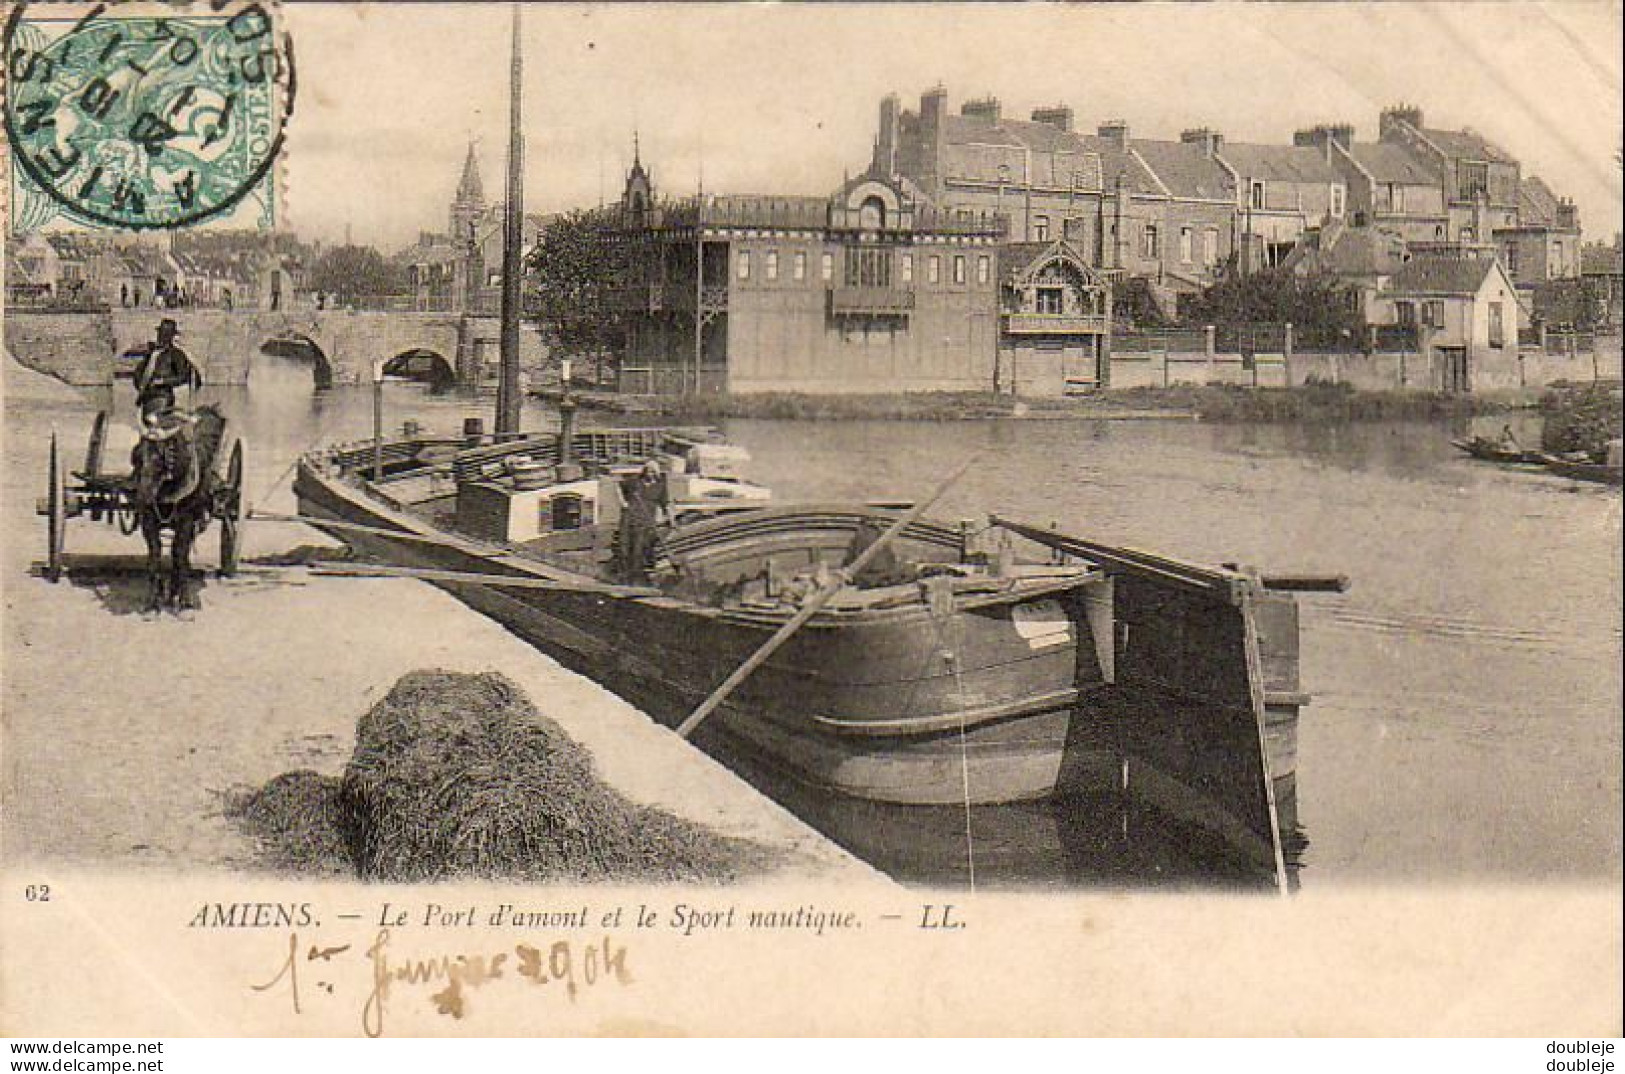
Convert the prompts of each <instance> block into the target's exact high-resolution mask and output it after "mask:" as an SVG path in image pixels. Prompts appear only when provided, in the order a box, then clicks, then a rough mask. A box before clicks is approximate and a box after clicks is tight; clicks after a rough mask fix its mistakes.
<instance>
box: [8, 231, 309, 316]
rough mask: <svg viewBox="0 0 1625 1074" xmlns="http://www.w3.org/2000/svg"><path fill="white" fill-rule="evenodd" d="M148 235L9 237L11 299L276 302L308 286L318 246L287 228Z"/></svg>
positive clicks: (285, 302)
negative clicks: (158, 238) (307, 246)
mask: <svg viewBox="0 0 1625 1074" xmlns="http://www.w3.org/2000/svg"><path fill="white" fill-rule="evenodd" d="M164 239H165V241H163V242H162V243H159V242H154V241H151V240H146V239H132V238H129V237H123V236H120V237H113V236H101V235H91V234H87V233H84V232H66V231H63V232H31V233H28V234H22V235H14V236H11V237H10V239H9V240H8V241H7V243H6V261H7V265H6V269H7V273H6V290H7V294H6V300H7V302H8V303H11V304H19V305H35V306H42V305H43V306H56V307H63V308H92V307H94V308H100V307H120V308H144V307H153V308H180V307H188V306H202V307H210V308H220V309H263V310H276V309H283V308H287V307H288V306H290V305H291V304H292V303H293V301H294V296H295V294H296V292H298V291H299V290H301V289H302V286H303V283H302V281H303V277H304V273H305V269H306V266H307V264H308V263H309V261H310V254H309V252H308V251H306V250H304V249H303V247H302V246H301V245H300V244H299V243H298V242H297V241H296V240H294V239H293V238H292V237H291V236H287V235H262V234H260V233H258V232H248V231H238V232H193V233H176V234H174V235H167V234H166V236H165V237H164Z"/></svg>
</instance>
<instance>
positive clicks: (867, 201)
mask: <svg viewBox="0 0 1625 1074" xmlns="http://www.w3.org/2000/svg"><path fill="white" fill-rule="evenodd" d="M858 226H859V227H860V228H862V229H863V230H865V231H879V230H880V229H881V228H883V227H885V226H886V204H885V203H884V202H883V201H881V200H880V199H879V198H864V199H863V204H862V205H860V206H858Z"/></svg>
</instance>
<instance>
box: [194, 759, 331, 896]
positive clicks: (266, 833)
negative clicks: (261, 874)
mask: <svg viewBox="0 0 1625 1074" xmlns="http://www.w3.org/2000/svg"><path fill="white" fill-rule="evenodd" d="M339 790H340V789H339V780H338V777H336V776H324V775H320V774H319V773H316V772H311V771H309V770H302V771H298V772H284V773H283V774H282V775H280V776H277V777H276V778H275V779H273V780H271V781H270V782H269V783H267V784H266V785H265V786H263V787H260V788H259V789H257V790H242V791H228V792H227V793H226V795H225V813H226V816H228V817H230V818H231V819H233V820H235V821H236V822H237V823H238V824H239V825H240V826H241V827H242V828H243V830H244V831H245V832H247V833H248V836H249V837H250V838H251V839H253V840H254V843H255V845H256V846H257V847H258V848H259V850H260V854H261V855H262V856H263V858H264V859H265V861H266V863H267V864H268V865H270V866H271V867H272V868H273V869H276V870H278V871H285V872H291V873H297V874H299V875H302V876H354V875H355V859H354V855H353V853H352V847H351V832H350V826H349V812H348V810H347V809H346V808H345V806H344V803H343V801H342V800H341V798H340V793H339Z"/></svg>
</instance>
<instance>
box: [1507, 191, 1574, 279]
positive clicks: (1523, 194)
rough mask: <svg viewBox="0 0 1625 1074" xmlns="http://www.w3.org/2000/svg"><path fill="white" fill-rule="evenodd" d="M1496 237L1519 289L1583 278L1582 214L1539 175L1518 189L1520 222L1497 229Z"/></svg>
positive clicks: (1571, 202)
mask: <svg viewBox="0 0 1625 1074" xmlns="http://www.w3.org/2000/svg"><path fill="white" fill-rule="evenodd" d="M1494 237H1495V241H1496V244H1497V245H1498V246H1499V248H1500V254H1501V260H1502V262H1503V263H1504V264H1505V265H1506V268H1507V272H1508V273H1509V274H1510V275H1511V276H1512V279H1513V282H1515V283H1516V284H1518V286H1520V287H1531V288H1532V287H1535V286H1536V285H1538V284H1542V283H1545V282H1547V281H1549V280H1577V279H1579V278H1580V216H1579V210H1578V209H1576V208H1575V205H1574V202H1573V201H1570V200H1569V199H1568V198H1560V197H1558V196H1557V195H1556V194H1554V193H1553V192H1552V189H1551V187H1549V186H1547V185H1546V183H1545V182H1544V181H1542V179H1541V178H1540V176H1538V175H1531V176H1529V177H1528V178H1527V179H1524V180H1523V182H1522V184H1521V186H1520V188H1519V193H1518V222H1517V223H1516V224H1515V225H1513V226H1511V227H1499V228H1496V229H1495V231H1494Z"/></svg>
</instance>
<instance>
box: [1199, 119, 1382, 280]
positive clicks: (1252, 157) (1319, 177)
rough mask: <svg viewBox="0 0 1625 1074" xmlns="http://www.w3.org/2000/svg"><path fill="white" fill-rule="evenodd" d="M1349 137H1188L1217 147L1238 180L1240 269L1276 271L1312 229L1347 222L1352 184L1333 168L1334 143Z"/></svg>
mask: <svg viewBox="0 0 1625 1074" xmlns="http://www.w3.org/2000/svg"><path fill="white" fill-rule="evenodd" d="M1336 134H1346V135H1347V136H1348V137H1349V138H1352V134H1353V132H1352V130H1348V131H1343V132H1330V131H1300V132H1299V133H1298V134H1297V135H1296V136H1295V137H1294V140H1293V144H1292V145H1258V144H1246V143H1236V142H1223V141H1222V140H1221V139H1220V138H1219V136H1218V135H1217V134H1214V133H1212V132H1209V131H1190V132H1187V133H1186V135H1185V137H1187V138H1192V139H1199V140H1202V141H1203V142H1204V143H1208V142H1211V144H1212V145H1213V146H1214V153H1215V156H1216V158H1217V159H1218V161H1219V162H1220V163H1222V164H1223V165H1224V166H1225V167H1226V168H1228V169H1229V170H1230V172H1231V174H1232V175H1233V176H1235V185H1236V234H1237V265H1238V266H1239V267H1240V268H1241V270H1242V271H1244V272H1251V271H1257V270H1259V269H1264V268H1276V267H1278V266H1280V265H1281V264H1282V262H1284V261H1285V260H1286V258H1287V256H1288V255H1289V254H1290V253H1291V252H1292V250H1293V248H1294V247H1296V246H1297V244H1298V241H1299V240H1300V239H1301V238H1302V237H1303V235H1304V233H1305V232H1307V231H1308V230H1310V229H1311V228H1318V227H1324V226H1326V225H1328V224H1330V223H1332V222H1333V221H1339V220H1342V219H1343V218H1344V215H1345V213H1346V212H1347V209H1348V183H1347V181H1346V180H1345V178H1344V176H1343V174H1342V173H1341V172H1340V171H1339V170H1338V169H1337V168H1336V167H1335V166H1334V165H1333V163H1332V152H1333V150H1332V148H1331V144H1332V143H1331V139H1332V137H1334V136H1335V135H1336Z"/></svg>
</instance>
